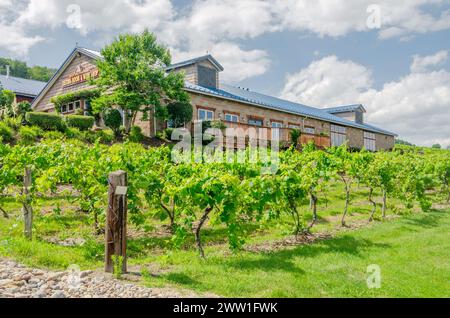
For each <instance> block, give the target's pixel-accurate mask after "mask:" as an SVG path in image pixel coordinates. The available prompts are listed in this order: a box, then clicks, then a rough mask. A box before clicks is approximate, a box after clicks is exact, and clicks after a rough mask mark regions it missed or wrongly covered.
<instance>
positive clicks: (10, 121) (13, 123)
mask: <svg viewBox="0 0 450 318" xmlns="http://www.w3.org/2000/svg"><path fill="white" fill-rule="evenodd" d="M22 120H23V118H22V117H21V116H19V117H6V118H5V119H3V122H4V123H5V124H6V126H8V127H9V128H11V129H13V130H15V131H18V130H19V129H20V127H22Z"/></svg>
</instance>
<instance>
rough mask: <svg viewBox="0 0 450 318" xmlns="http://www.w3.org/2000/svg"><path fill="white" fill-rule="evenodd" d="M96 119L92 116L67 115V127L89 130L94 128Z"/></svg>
mask: <svg viewBox="0 0 450 318" xmlns="http://www.w3.org/2000/svg"><path fill="white" fill-rule="evenodd" d="M94 122H95V118H94V117H92V116H80V115H67V116H66V123H67V126H69V127H73V128H78V129H79V130H82V131H83V130H89V129H91V128H92V126H94Z"/></svg>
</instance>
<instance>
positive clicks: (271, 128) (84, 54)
mask: <svg viewBox="0 0 450 318" xmlns="http://www.w3.org/2000/svg"><path fill="white" fill-rule="evenodd" d="M101 58H102V57H101V54H100V53H99V52H97V51H93V50H88V49H85V48H75V49H74V50H73V52H72V53H71V54H70V55H69V57H68V58H67V59H66V61H65V62H64V63H63V65H62V66H61V67H60V68H59V70H58V71H57V72H56V74H55V75H54V76H53V78H52V79H51V80H50V81H49V82H48V83H47V85H46V86H45V87H44V88H43V89H42V91H41V92H40V94H39V95H38V96H37V98H36V99H35V101H34V102H33V109H34V110H35V111H44V112H53V111H55V105H53V104H52V102H51V98H52V97H55V96H58V95H63V94H67V93H69V92H77V91H81V90H86V89H91V88H93V87H91V86H90V84H89V79H91V78H95V77H97V76H98V69H97V67H96V61H97V60H98V59H101ZM167 71H168V72H184V74H185V80H186V83H185V90H186V91H187V92H188V93H189V94H190V97H191V103H192V105H193V108H194V116H193V119H194V120H208V121H222V122H223V123H224V124H225V126H226V127H228V128H240V129H242V130H243V131H248V129H249V128H252V129H257V130H261V131H264V132H266V133H267V139H269V140H270V139H271V138H275V137H274V136H275V135H276V137H277V138H280V139H281V140H282V141H285V142H288V141H289V140H290V131H291V130H292V129H299V130H301V131H302V137H301V142H302V143H307V142H310V141H313V142H314V143H316V144H317V145H318V146H322V147H329V146H339V145H341V144H343V143H345V142H348V145H349V146H350V147H352V148H363V147H365V148H366V149H368V150H371V151H378V150H390V149H392V148H393V147H394V140H395V137H396V135H395V134H394V133H392V132H389V131H386V130H384V129H381V128H378V127H375V126H373V125H370V124H368V123H366V122H365V121H364V114H365V113H366V110H365V108H364V107H363V106H362V105H348V106H341V107H334V108H325V109H319V108H314V107H310V106H306V105H302V104H299V103H294V102H290V101H287V100H283V99H279V98H276V97H272V96H267V95H264V94H260V93H257V92H253V91H251V90H249V89H243V88H239V87H235V86H231V85H227V84H224V83H221V82H220V73H221V72H223V71H224V68H223V67H222V66H221V65H220V63H219V62H218V61H217V60H216V59H214V57H212V56H211V55H206V56H202V57H199V58H195V59H192V60H189V61H184V62H181V63H176V64H173V65H171V66H170V67H168V68H167ZM88 103H89V101H87V100H82V99H80V100H77V101H73V102H71V103H68V104H67V105H63V106H62V108H61V112H62V113H63V114H70V113H74V112H76V111H77V109H82V110H83V109H87V108H88V107H89V105H88ZM138 125H139V126H140V127H141V128H142V129H143V132H144V134H145V135H147V136H149V137H152V136H155V134H156V133H157V132H158V131H159V130H161V129H164V128H165V127H166V123H161V122H159V121H158V120H156V118H154V117H153V116H150V118H149V119H147V120H142V119H141V120H140V121H139V123H138ZM261 128H265V129H264V130H262V129H261Z"/></svg>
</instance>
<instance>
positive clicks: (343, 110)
mask: <svg viewBox="0 0 450 318" xmlns="http://www.w3.org/2000/svg"><path fill="white" fill-rule="evenodd" d="M358 109H360V110H362V111H363V112H366V109H365V108H364V106H363V105H361V104H356V105H346V106H337V107H330V108H324V109H323V110H324V111H326V112H327V113H330V114H339V113H346V112H354V111H356V110H358Z"/></svg>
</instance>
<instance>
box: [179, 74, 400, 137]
mask: <svg viewBox="0 0 450 318" xmlns="http://www.w3.org/2000/svg"><path fill="white" fill-rule="evenodd" d="M186 89H187V90H190V91H193V92H198V93H202V94H208V95H212V96H217V97H222V98H226V99H231V100H235V101H240V102H244V103H249V104H252V105H256V106H260V107H264V108H270V109H274V110H279V111H282V112H287V113H291V114H296V115H301V116H306V117H309V118H314V119H319V120H323V121H327V122H330V123H334V124H337V125H344V126H348V127H355V128H359V129H363V130H366V131H370V132H376V133H382V134H386V135H391V136H396V134H395V133H392V132H390V131H387V130H384V129H381V128H378V127H375V126H373V125H368V124H358V123H355V122H353V121H350V120H347V119H344V118H341V117H338V116H334V115H333V114H330V113H328V112H327V111H326V110H325V109H319V108H314V107H310V106H306V105H303V104H298V103H294V102H290V101H287V100H283V99H280V98H277V97H273V96H268V95H264V94H260V93H256V92H253V91H250V90H248V89H242V88H239V87H235V86H231V85H226V84H221V85H220V89H214V88H206V87H203V86H199V85H195V84H192V83H189V82H186Z"/></svg>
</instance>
